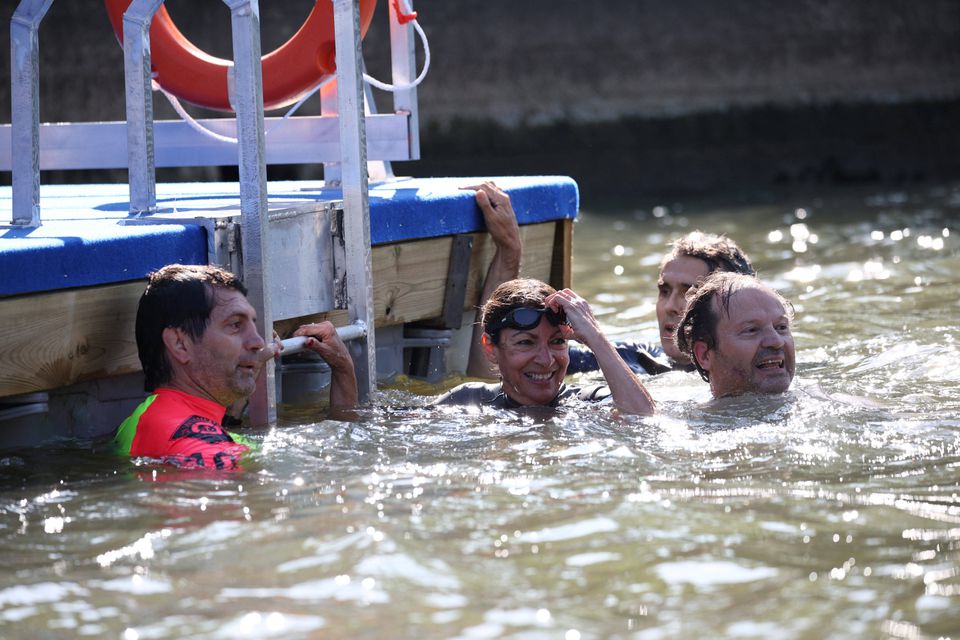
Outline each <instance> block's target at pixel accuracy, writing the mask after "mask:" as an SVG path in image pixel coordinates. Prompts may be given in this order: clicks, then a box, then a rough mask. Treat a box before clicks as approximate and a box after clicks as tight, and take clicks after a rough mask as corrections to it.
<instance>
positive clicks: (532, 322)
mask: <svg viewBox="0 0 960 640" xmlns="http://www.w3.org/2000/svg"><path fill="white" fill-rule="evenodd" d="M479 326H480V327H481V329H482V333H481V340H480V344H481V348H482V353H483V356H484V358H485V359H486V360H487V362H488V363H489V364H490V365H491V367H493V368H494V369H495V370H498V371H499V373H500V382H499V383H490V384H488V383H482V382H467V383H465V384H462V385H460V386H458V387H455V388H454V389H452V390H451V391H449V392H448V393H446V394H444V395H443V396H441V397H440V398H439V399H438V400H437V401H436V402H435V404H453V405H472V406H478V407H483V406H488V407H493V408H498V409H515V408H519V407H530V406H546V407H557V406H560V405H563V404H566V403H568V402H570V401H572V400H580V401H586V402H598V401H601V400H606V399H607V398H612V399H613V404H614V405H615V406H616V407H617V408H618V409H619V410H620V411H621V412H622V413H628V414H639V415H651V414H653V413H654V410H655V405H654V402H653V399H652V398H651V397H650V395H649V394H648V393H647V390H646V389H645V388H644V386H643V385H642V384H641V383H640V380H639V378H638V377H637V376H636V375H634V373H633V371H631V369H630V367H628V366H627V364H626V362H624V361H623V359H622V358H621V357H620V356H619V354H618V353H617V351H616V350H615V349H614V347H613V345H612V344H611V343H610V341H609V340H607V338H606V337H605V336H604V335H603V333H602V332H601V331H600V327H599V325H598V324H597V321H596V319H595V318H594V317H593V312H592V311H591V310H590V305H589V304H588V303H587V301H586V300H584V299H583V298H581V297H580V296H578V295H577V294H576V293H574V292H573V291H571V290H570V289H563V290H562V291H557V290H555V289H554V288H553V287H551V286H550V285H548V284H545V283H543V282H540V281H539V280H533V279H525V278H520V279H516V280H510V281H508V282H505V283H503V284H501V285H500V286H498V287H497V288H496V289H495V290H494V291H493V293H492V295H491V296H490V298H489V299H488V300H487V301H486V302H485V303H484V305H483V309H482V310H481V320H480V322H479ZM569 339H576V340H579V341H581V342H582V343H584V344H586V345H587V346H588V347H590V349H592V350H593V352H594V353H595V354H596V358H597V362H598V363H599V366H600V370H601V372H602V373H603V375H604V377H605V379H606V383H607V385H606V386H603V385H594V386H592V387H587V388H585V389H580V388H576V387H567V386H566V385H565V384H564V382H563V379H564V376H566V374H567V365H568V364H569V362H570V358H569V355H568V353H567V350H568V345H567V340H569Z"/></svg>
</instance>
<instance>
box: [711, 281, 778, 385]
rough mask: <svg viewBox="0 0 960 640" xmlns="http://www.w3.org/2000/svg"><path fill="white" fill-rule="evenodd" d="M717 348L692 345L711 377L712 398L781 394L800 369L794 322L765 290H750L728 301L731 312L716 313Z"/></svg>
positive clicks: (714, 303)
mask: <svg viewBox="0 0 960 640" xmlns="http://www.w3.org/2000/svg"><path fill="white" fill-rule="evenodd" d="M712 304H713V312H714V313H716V314H717V315H718V318H719V319H718V322H717V345H716V347H714V348H713V349H709V348H707V346H706V343H704V342H697V343H696V344H694V353H695V354H696V355H697V360H698V361H699V362H700V366H701V367H703V369H704V370H705V371H707V372H708V373H709V374H710V390H711V391H712V392H713V395H714V397H717V398H720V397H723V396H734V395H740V394H742V393H782V392H784V391H786V390H787V388H788V387H789V386H790V382H791V381H792V380H793V373H794V370H795V369H796V361H795V358H794V348H793V334H791V333H790V318H789V316H788V314H787V311H786V309H784V308H783V305H782V304H781V303H780V300H779V299H778V298H777V297H776V296H775V295H774V294H773V293H772V292H771V291H768V290H766V289H760V288H756V287H750V288H746V289H741V290H740V291H737V292H736V293H734V294H733V295H732V296H731V297H730V309H729V310H730V313H729V315H726V314H724V313H723V310H722V309H718V307H717V300H716V299H714V300H713V303H712Z"/></svg>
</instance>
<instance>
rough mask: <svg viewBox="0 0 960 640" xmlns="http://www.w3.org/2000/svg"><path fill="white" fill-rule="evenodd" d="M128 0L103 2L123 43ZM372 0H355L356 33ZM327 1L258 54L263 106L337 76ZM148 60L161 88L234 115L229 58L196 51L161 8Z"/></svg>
mask: <svg viewBox="0 0 960 640" xmlns="http://www.w3.org/2000/svg"><path fill="white" fill-rule="evenodd" d="M131 2H132V0H103V3H104V6H105V7H106V9H107V15H109V17H110V23H111V24H112V25H113V31H114V33H115V34H116V35H117V38H118V39H119V40H120V43H121V44H122V43H123V12H124V11H126V10H127V7H128V6H130V3H131ZM376 6H377V3H376V0H360V34H361V37H362V36H363V35H365V34H366V33H367V28H368V27H369V26H370V21H371V20H372V19H373V10H374V9H375V8H376ZM335 54H336V48H335V44H334V33H333V3H332V0H316V2H315V4H314V5H313V10H312V11H310V15H309V16H307V19H306V21H304V23H303V26H301V27H300V29H299V30H298V31H297V32H296V33H295V34H294V35H293V37H292V38H290V39H289V40H288V41H287V42H286V43H284V44H283V45H282V46H281V47H280V48H278V49H276V50H275V51H272V52H270V53H268V54H267V55H265V56H263V58H262V63H263V106H264V108H266V109H277V108H280V107H284V106H287V105H289V104H293V103H294V102H296V101H297V100H299V99H300V98H301V97H303V96H304V95H305V94H306V93H307V92H308V91H310V90H311V89H313V88H314V87H316V86H317V84H318V83H319V82H320V81H321V80H323V78H324V77H325V76H327V75H331V74H333V73H335V72H336V69H337V64H336V58H335ZM150 61H151V64H152V68H153V71H154V73H155V74H156V80H157V82H158V83H159V84H160V86H161V87H163V88H164V90H166V91H168V92H170V93H172V94H173V95H175V96H177V97H178V98H180V99H181V100H185V101H187V102H190V103H192V104H195V105H199V106H201V107H206V108H208V109H215V110H217V111H233V108H232V107H231V106H230V99H229V98H228V96H227V70H228V69H229V68H230V67H231V66H232V65H233V62H231V61H230V60H224V59H222V58H216V57H214V56H211V55H209V54H207V53H206V52H204V51H203V50H201V49H199V48H198V47H197V46H196V45H194V44H193V43H192V42H190V41H189V40H187V38H186V37H185V36H184V35H183V34H182V33H180V30H179V29H177V26H176V25H175V24H174V23H173V20H172V19H171V18H170V14H169V13H167V9H166V7H164V6H162V5H161V7H160V10H159V11H157V13H156V14H155V15H154V16H153V22H152V23H151V25H150Z"/></svg>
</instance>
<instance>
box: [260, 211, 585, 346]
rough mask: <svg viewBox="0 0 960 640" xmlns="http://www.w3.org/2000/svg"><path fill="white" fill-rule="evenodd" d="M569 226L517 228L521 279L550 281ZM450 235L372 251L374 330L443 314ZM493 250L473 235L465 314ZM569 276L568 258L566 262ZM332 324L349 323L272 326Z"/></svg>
mask: <svg viewBox="0 0 960 640" xmlns="http://www.w3.org/2000/svg"><path fill="white" fill-rule="evenodd" d="M566 222H568V221H559V222H543V223H540V224H533V225H525V226H522V227H520V237H521V240H522V242H523V251H524V256H523V265H522V267H521V275H522V276H524V277H528V278H537V279H539V280H543V281H545V282H546V281H548V278H550V277H551V273H552V270H553V265H554V259H555V258H554V251H555V250H556V247H555V239H556V235H557V231H556V227H557V226H558V225H563V224H565V223H566ZM452 243H453V236H444V237H441V238H429V239H426V240H414V241H410V242H399V243H394V244H386V245H378V246H376V247H374V248H373V257H372V260H373V309H374V317H375V322H376V325H377V326H378V327H382V326H388V325H395V324H404V323H407V322H417V321H420V320H429V319H431V318H437V317H439V316H440V315H442V313H443V296H444V291H445V288H446V278H447V262H448V260H449V257H450V248H451V245H452ZM494 251H495V247H494V245H493V242H492V241H491V240H490V237H489V235H488V234H486V233H475V234H473V254H472V256H471V257H470V267H469V273H468V275H467V291H466V295H465V297H464V300H465V309H473V308H476V307H477V306H478V305H479V304H480V303H481V302H482V301H481V300H480V299H479V298H480V293H481V292H482V291H483V279H484V278H485V277H486V275H487V268H488V267H489V266H490V261H491V260H492V259H493V254H494ZM561 260H562V261H565V263H566V265H567V267H566V271H567V272H569V270H570V268H569V264H570V254H569V253H567V254H566V257H565V258H562V259H561ZM321 320H330V321H331V322H333V323H334V324H336V325H337V326H341V325H343V324H346V323H347V320H346V313H345V312H332V313H319V314H315V315H310V316H304V317H301V318H292V319H288V320H283V321H280V322H275V323H274V327H275V328H276V330H277V332H278V333H279V334H280V335H281V336H287V335H289V334H290V333H292V332H293V331H294V330H295V329H296V328H297V327H298V326H299V325H300V324H303V323H304V322H320V321H321Z"/></svg>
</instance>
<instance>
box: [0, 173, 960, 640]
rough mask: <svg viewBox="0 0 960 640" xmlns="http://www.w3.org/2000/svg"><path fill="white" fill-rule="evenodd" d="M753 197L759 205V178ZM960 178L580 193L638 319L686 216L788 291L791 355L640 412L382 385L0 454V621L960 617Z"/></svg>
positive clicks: (389, 624)
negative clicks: (758, 377)
mask: <svg viewBox="0 0 960 640" xmlns="http://www.w3.org/2000/svg"><path fill="white" fill-rule="evenodd" d="M757 202H762V204H757ZM958 212H960V187H945V188H933V187H922V188H913V189H910V190H908V191H898V190H881V189H872V190H857V191H846V192H838V193H828V194H825V193H819V194H817V195H811V194H806V195H804V194H789V195H783V194H781V195H779V196H777V197H776V198H772V197H766V198H756V197H755V198H753V199H752V200H747V199H742V198H734V197H730V198H724V199H717V200H716V201H714V202H705V201H699V202H679V203H678V202H660V203H644V204H642V205H639V204H638V205H636V206H631V207H624V208H622V209H620V210H617V211H605V212H594V211H585V212H583V214H582V216H581V219H580V222H579V223H578V224H577V226H576V230H575V236H574V237H575V239H574V284H575V288H576V289H577V290H578V292H580V293H581V294H583V295H584V296H585V297H587V298H588V299H590V300H592V301H593V304H594V310H595V312H596V313H597V315H598V317H599V318H600V320H601V322H602V323H603V325H604V326H605V327H606V328H607V329H608V331H609V332H610V334H611V335H613V336H615V337H624V338H627V337H629V338H649V339H655V336H656V321H655V317H654V302H655V298H654V296H655V282H656V272H657V266H658V263H659V260H660V257H661V256H662V254H663V253H664V250H665V248H666V244H667V243H668V242H669V241H670V240H671V239H672V238H674V237H676V236H677V235H680V234H681V233H685V232H686V231H689V230H692V229H694V228H700V229H703V230H707V231H714V232H725V233H728V234H729V235H731V236H732V237H734V238H736V239H737V240H738V242H739V243H740V244H741V246H743V247H744V248H745V249H746V251H747V252H748V253H749V254H750V256H751V258H752V259H753V261H754V263H755V266H757V267H758V270H759V272H760V275H761V277H762V278H764V279H765V280H766V281H768V282H770V283H771V284H773V285H774V286H776V287H777V288H779V289H780V290H781V291H782V292H783V293H784V294H785V295H786V296H787V297H788V298H790V299H792V300H793V302H794V304H795V305H796V310H797V321H796V328H795V337H796V343H797V352H798V354H797V355H798V358H797V359H798V373H797V378H796V379H795V381H794V385H793V387H792V390H791V391H790V392H788V393H787V394H784V395H782V396H777V397H770V398H745V399H738V400H731V401H727V402H723V403H720V404H707V403H706V401H707V400H708V392H707V387H706V385H705V384H704V383H702V382H701V381H700V380H699V378H698V377H697V376H696V375H695V374H682V373H671V374H667V375H664V376H659V377H657V378H654V379H649V385H648V386H649V389H650V390H651V393H652V394H653V396H654V397H655V399H656V400H657V401H658V403H659V407H660V410H661V414H660V415H658V416H656V417H653V418H647V419H638V418H628V419H623V418H619V417H617V416H616V415H614V414H612V413H611V412H610V411H609V409H607V408H605V407H590V408H587V409H582V410H577V411H570V412H567V413H560V414H555V413H537V412H534V413H528V414H511V413H502V414H486V415H475V414H471V413H470V412H468V411H465V410H463V409H450V408H446V409H442V410H441V409H431V408H427V407H424V406H423V405H424V403H425V401H426V399H427V398H426V397H425V396H423V395H420V394H418V393H414V392H413V391H412V390H416V391H419V392H422V391H424V389H423V388H421V387H415V386H414V385H402V384H401V385H394V387H393V388H390V389H387V390H384V391H382V392H381V393H380V395H379V396H378V398H377V400H376V402H375V403H374V405H373V406H371V407H368V408H365V409H363V410H362V411H361V415H360V419H359V420H358V421H357V422H353V423H347V422H335V421H320V422H316V421H315V420H313V419H311V418H310V417H309V416H310V414H309V413H305V412H303V411H301V412H299V413H297V414H296V415H302V416H304V417H300V418H290V419H288V420H286V422H287V424H284V425H282V426H281V427H280V428H278V429H276V430H274V431H273V432H271V433H268V434H265V435H263V436H261V439H262V440H263V444H262V448H261V451H260V453H259V454H257V455H256V456H254V458H253V460H251V461H250V463H249V464H248V465H247V468H246V469H245V471H243V472H241V473H236V474H231V475H225V476H217V477H211V476H209V475H206V476H204V475H193V476H191V475H185V474H178V473H177V472H174V471H170V470H162V469H161V470H159V471H157V470H155V469H153V468H151V467H149V466H146V465H143V466H134V465H132V464H131V463H130V462H128V461H124V460H117V459H114V458H112V457H111V456H109V455H107V454H105V453H100V452H96V451H90V450H89V449H77V448H76V446H73V447H64V448H62V449H48V450H45V451H42V452H41V451H23V452H7V453H5V454H3V455H2V456H0V561H2V566H3V572H2V574H0V636H2V637H4V638H76V637H97V638H123V639H124V640H135V639H141V638H171V637H190V638H246V637H249V638H273V637H276V638H524V639H527V638H561V639H564V640H577V639H581V638H582V639H586V638H641V639H656V638H680V637H684V638H697V637H727V638H771V637H776V638H942V637H946V638H951V637H952V638H958V637H960V373H958V370H957V367H956V362H957V361H958V345H957V337H958V326H960V320H958V318H960V308H958V307H960V304H958V294H957V291H958V283H960V276H958V274H960V250H958V247H960V228H958V225H957V222H956V219H957V214H958Z"/></svg>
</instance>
